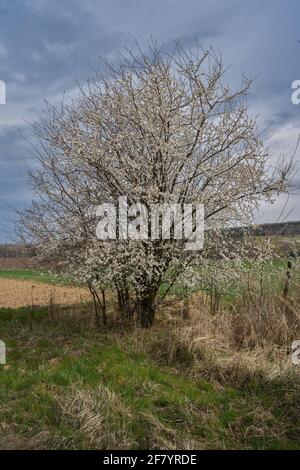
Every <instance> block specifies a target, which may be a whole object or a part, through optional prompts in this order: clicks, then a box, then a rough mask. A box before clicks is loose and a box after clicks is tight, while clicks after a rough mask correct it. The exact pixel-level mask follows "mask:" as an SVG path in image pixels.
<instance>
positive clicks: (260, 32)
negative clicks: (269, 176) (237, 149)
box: [0, 0, 300, 239]
mask: <svg viewBox="0 0 300 470" xmlns="http://www.w3.org/2000/svg"><path fill="white" fill-rule="evenodd" d="M299 13H300V4H299V2H298V1H297V0H287V1H285V2H282V1H281V0H265V2H261V1H258V0H253V1H252V2H248V1H247V0H242V1H241V0H227V1H226V2H221V1H220V0H202V1H201V2H200V1H198V2H196V1H195V0H185V1H184V2H183V1H182V0H143V1H141V0H111V1H109V2H108V1H105V0H85V1H82V0H64V1H61V0H51V2H50V1H48V0H14V1H11V0H1V4H0V79H1V80H5V81H6V83H7V104H6V105H5V106H0V217H1V219H2V220H3V218H4V217H5V216H6V215H7V211H6V212H5V209H4V208H3V207H4V206H5V204H6V203H7V202H9V204H13V205H15V206H16V207H21V206H22V204H23V203H24V202H25V201H26V200H28V199H29V197H30V193H29V190H28V188H27V186H26V179H25V178H24V176H25V173H26V161H27V160H28V153H27V151H28V149H29V147H28V145H27V144H26V142H25V140H24V139H22V138H21V136H20V132H21V133H23V134H25V135H26V136H27V135H28V134H29V133H30V131H29V128H28V125H27V124H26V122H27V121H32V120H34V119H36V118H37V116H38V114H39V112H40V110H41V109H42V107H43V100H44V99H47V100H49V101H51V102H57V101H59V100H60V98H61V97H62V95H63V93H64V92H65V91H66V92H70V91H71V90H73V89H74V87H75V78H76V77H77V78H78V79H79V80H80V81H84V80H85V79H86V78H88V77H89V76H91V75H93V71H94V70H95V69H97V68H99V67H100V62H99V56H102V57H106V56H112V55H113V54H114V51H115V50H116V49H118V48H122V47H123V46H129V47H134V40H138V42H139V43H140V45H141V47H143V46H145V45H146V44H147V43H148V42H149V40H150V37H151V36H152V37H153V38H155V39H157V40H158V41H159V42H163V43H165V44H166V47H167V48H168V47H171V46H172V44H173V43H174V41H175V40H179V41H180V42H181V43H182V44H183V45H184V46H185V47H192V46H193V43H194V41H195V39H197V40H198V41H199V42H200V44H202V45H203V46H205V47H207V46H210V45H212V46H213V47H214V48H215V49H216V50H217V51H218V52H221V53H222V54H223V56H224V62H225V64H231V67H230V69H229V71H228V80H229V81H230V83H233V84H236V83H239V82H240V79H241V76H242V74H243V73H246V74H247V75H251V76H256V75H258V77H257V80H256V82H255V84H254V87H253V90H252V92H251V94H250V95H249V100H250V109H251V110H252V112H253V113H256V114H258V115H259V123H260V126H261V127H262V128H264V127H267V126H269V125H270V124H271V128H270V130H269V136H271V138H273V140H274V141H277V142H279V145H278V148H280V149H282V148H283V149H285V150H286V151H287V153H289V152H290V151H291V149H292V148H294V145H295V142H294V140H295V139H296V134H297V126H298V124H299V122H300V105H299V106H298V107H297V106H294V105H292V103H291V100H290V95H291V90H290V86H291V83H292V81H293V80H296V79H300V75H299V57H300V45H299V43H298V42H297V39H299V37H300V32H299V26H298V23H299V21H298V18H299ZM299 127H300V126H299ZM266 210H267V209H266ZM266 210H265V213H266ZM269 214H271V215H272V216H273V214H274V211H272V212H270V213H269ZM9 215H10V214H9ZM299 218H300V214H299ZM0 230H1V226H0ZM4 238H5V235H3V237H2V239H4Z"/></svg>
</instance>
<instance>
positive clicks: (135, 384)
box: [0, 308, 300, 449]
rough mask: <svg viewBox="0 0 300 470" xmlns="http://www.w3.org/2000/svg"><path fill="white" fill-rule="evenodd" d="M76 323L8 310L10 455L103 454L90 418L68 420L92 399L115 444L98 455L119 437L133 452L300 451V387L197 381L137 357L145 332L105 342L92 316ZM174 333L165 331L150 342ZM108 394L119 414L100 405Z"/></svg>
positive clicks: (0, 412) (5, 376) (1, 417)
mask: <svg viewBox="0 0 300 470" xmlns="http://www.w3.org/2000/svg"><path fill="white" fill-rule="evenodd" d="M73 315H74V314H73V313H72V312H67V311H65V313H64V314H63V315H58V316H57V317H56V318H55V319H54V320H50V318H48V312H47V310H43V309H40V310H36V311H34V312H30V311H29V310H28V309H26V308H22V309H18V310H10V309H0V331H1V339H3V340H4V341H5V342H6V344H7V347H8V353H7V356H8V357H7V359H8V361H7V362H8V364H7V366H6V367H4V366H0V402H1V408H0V448H1V446H2V447H4V448H5V447H9V446H10V447H11V446H14V447H19V448H40V447H46V448H59V449H60V448H69V449H73V448H78V449H80V448H95V447H97V442H95V438H92V437H91V435H90V434H89V432H88V429H89V428H88V426H87V424H86V421H84V422H85V424H86V425H85V427H84V429H85V431H84V430H82V429H81V427H82V426H80V425H79V423H80V419H82V420H87V419H88V418H87V417H86V416H85V415H81V414H80V413H79V412H78V413H74V415H72V414H71V416H68V413H67V410H68V406H69V405H68V403H69V402H68V400H69V399H70V397H73V396H74V400H73V401H72V400H71V402H72V403H75V401H76V400H77V402H76V403H77V405H76V406H78V407H79V409H81V408H83V407H84V403H85V402H84V399H83V398H82V396H83V397H84V396H85V394H86V396H90V395H89V394H91V396H92V397H94V398H93V400H94V401H93V402H92V404H94V405H95V406H98V407H99V410H100V411H101V410H102V411H101V413H102V415H101V416H102V417H103V419H102V417H101V419H100V418H99V427H100V431H101V429H104V431H103V432H104V434H105V439H106V440H105V443H102V444H98V447H99V445H100V446H101V445H102V446H103V447H105V446H108V447H109V443H110V442H113V441H109V439H112V437H111V438H110V437H109V436H113V435H114V434H116V435H117V439H118V440H119V441H118V442H121V445H122V442H123V441H120V439H123V440H124V446H126V445H127V446H129V447H130V448H151V447H153V446H154V447H155V446H158V447H164V446H171V447H172V446H173V447H177V448H181V447H182V445H186V446H188V445H189V446H196V447H198V448H251V449H273V448H275V449H279V448H297V449H300V443H299V429H298V428H297V426H298V425H297V413H298V412H299V406H300V404H299V388H297V387H293V386H291V384H284V383H281V382H274V383H271V382H265V381H264V380H263V379H262V378H257V380H253V381H249V382H247V384H246V385H245V386H244V387H243V388H241V387H237V386H234V385H229V384H224V383H222V384H217V383H210V382H208V381H206V380H203V379H201V378H198V379H193V378H191V377H190V376H189V374H188V370H187V367H186V365H185V366H184V367H182V368H181V367H180V366H178V364H172V365H169V366H166V365H163V364H162V363H161V362H157V360H155V357H156V356H152V355H151V353H149V352H146V351H148V349H147V348H144V349H143V348H142V347H141V348H136V346H135V344H136V342H135V341H133V336H132V335H135V336H134V337H135V338H136V335H138V334H139V333H138V332H128V333H126V334H124V335H120V334H118V335H116V334H114V333H112V332H109V331H103V332H102V333H101V332H100V333H99V332H98V333H97V332H96V331H95V330H94V329H93V326H92V318H91V317H90V315H89V312H88V311H87V310H85V311H83V312H82V314H81V315H80V316H79V317H76V318H75V317H74V316H73ZM149 334H150V333H149ZM164 334H165V332H164V331H163V329H162V328H161V327H160V326H159V325H158V326H157V329H156V330H154V331H153V333H151V337H150V336H149V341H152V339H153V338H154V337H155V335H164ZM142 338H144V339H145V336H141V341H144V339H143V340H142ZM162 342H163V341H162ZM156 349H157V347H156ZM156 352H157V351H156ZM99 387H100V388H99ZM103 387H104V389H105V390H106V391H107V393H108V396H110V394H111V395H112V396H113V397H117V404H116V405H115V404H114V403H115V402H112V404H111V405H110V404H109V400H108V401H107V403H106V402H104V403H100V402H99V400H100V399H101V396H100V395H99V393H100V392H99V390H103ZM79 392H82V393H83V395H82V396H81V395H80V396H77V395H76V394H78V393H79ZM74 394H75V395H74ZM76 397H77V398H76ZM97 400H98V401H97ZM112 400H113V399H112ZM100 401H101V400H100ZM63 403H66V406H65V407H64V406H62V405H61V404H63ZM89 403H90V402H89ZM103 406H104V409H105V407H106V408H107V410H108V411H109V412H108V413H107V415H105V413H104V411H103ZM97 409H98V408H97ZM100 411H99V412H100ZM103 413H104V415H103ZM93 423H94V421H93ZM93 426H94V424H93ZM96 426H97V424H96ZM101 426H102V428H101ZM103 426H104V428H103ZM122 426H123V427H122ZM116 427H118V430H117V429H116ZM100 431H99V434H100V435H101V432H102V431H101V432H100ZM120 433H121V437H120ZM124 436H126V439H125V437H124ZM101 439H102V438H101ZM101 442H102V441H101ZM126 443H127V444H126ZM166 443H167V444H166ZM111 445H113V444H111Z"/></svg>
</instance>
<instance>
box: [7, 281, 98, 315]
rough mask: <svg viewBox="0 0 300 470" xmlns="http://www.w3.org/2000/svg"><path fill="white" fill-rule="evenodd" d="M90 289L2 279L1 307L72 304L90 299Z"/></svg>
mask: <svg viewBox="0 0 300 470" xmlns="http://www.w3.org/2000/svg"><path fill="white" fill-rule="evenodd" d="M90 300H91V296H90V293H89V291H88V289H84V288H82V287H72V286H56V285H51V284H44V283H40V282H34V281H28V280H26V281H22V280H16V279H0V308H18V307H24V306H25V307H26V306H32V305H49V304H50V302H52V303H53V304H59V305H72V304H78V303H80V302H86V301H90Z"/></svg>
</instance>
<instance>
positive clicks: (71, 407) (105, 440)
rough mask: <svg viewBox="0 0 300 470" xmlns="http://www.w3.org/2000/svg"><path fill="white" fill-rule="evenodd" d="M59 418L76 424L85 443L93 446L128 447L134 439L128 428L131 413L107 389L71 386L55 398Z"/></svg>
mask: <svg viewBox="0 0 300 470" xmlns="http://www.w3.org/2000/svg"><path fill="white" fill-rule="evenodd" d="M59 404H60V407H61V411H62V419H63V420H65V421H66V422H67V423H69V424H71V426H72V425H73V426H74V427H75V428H79V430H80V432H81V433H82V434H83V435H84V439H85V440H86V441H88V442H87V444H88V447H89V448H91V447H94V448H96V449H102V450H103V449H116V450H117V449H130V448H133V447H134V446H135V445H136V443H135V442H134V440H133V437H132V434H131V433H130V432H129V424H130V421H131V415H130V412H129V410H128V409H126V407H125V406H124V404H123V403H122V401H121V399H120V398H119V397H118V396H117V395H116V394H115V393H114V392H113V391H111V390H110V389H108V388H107V387H105V386H103V385H99V387H98V389H97V390H88V389H75V388H73V389H72V390H71V392H70V394H69V395H68V396H65V395H64V397H63V398H60V399H59Z"/></svg>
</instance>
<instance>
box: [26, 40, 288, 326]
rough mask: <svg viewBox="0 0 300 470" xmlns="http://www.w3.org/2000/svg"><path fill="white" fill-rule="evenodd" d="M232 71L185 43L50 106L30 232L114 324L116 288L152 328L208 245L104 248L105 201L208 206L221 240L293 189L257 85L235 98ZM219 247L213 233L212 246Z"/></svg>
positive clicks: (210, 224)
mask: <svg viewBox="0 0 300 470" xmlns="http://www.w3.org/2000/svg"><path fill="white" fill-rule="evenodd" d="M224 74H225V70H224V66H223V64H222V61H221V59H220V58H219V57H218V56H217V55H216V54H215V53H214V52H213V51H212V50H208V51H203V50H202V49H201V48H200V47H199V46H198V45H195V48H194V49H193V50H192V51H190V52H186V51H185V50H183V48H182V47H181V46H180V45H178V46H177V48H176V50H175V51H174V53H172V54H169V53H167V52H166V51H164V50H163V48H160V47H158V46H157V45H152V46H150V47H149V49H148V50H147V52H146V53H144V52H142V51H140V50H139V51H138V53H137V54H136V55H135V54H133V53H131V52H127V53H126V54H125V55H121V54H119V55H118V56H117V57H116V59H115V60H114V61H113V64H111V63H106V64H105V67H103V71H102V72H101V73H98V74H97V75H96V77H95V78H94V79H93V80H90V81H89V82H88V83H87V84H86V85H85V86H82V87H80V88H79V90H78V94H77V97H76V98H75V99H74V100H73V101H72V102H71V103H68V104H66V103H63V104H62V106H61V108H60V109H56V108H54V107H52V106H50V105H47V107H46V110H45V112H44V114H43V116H42V117H41V119H40V121H39V122H38V123H37V124H35V125H34V130H35V135H36V136H37V137H38V139H39V145H38V148H37V151H36V158H37V159H38V163H39V164H38V165H37V166H36V168H35V169H34V170H32V171H31V173H30V181H31V185H32V187H33V190H34V200H33V202H32V204H31V206H30V207H28V209H26V211H25V212H24V213H23V214H22V217H21V226H22V227H23V233H25V234H26V235H27V237H30V238H31V240H33V242H34V243H35V244H36V245H37V246H38V247H39V249H40V250H41V253H42V255H43V257H44V258H45V259H47V260H50V261H51V262H55V263H56V264H57V265H58V266H59V267H60V269H62V270H65V271H67V272H69V273H72V275H73V276H74V277H76V278H77V279H79V280H80V281H83V282H86V283H87V284H88V285H89V286H90V288H91V290H92V292H93V293H94V294H95V296H96V299H98V303H99V306H100V308H101V310H102V312H103V314H104V317H105V299H104V296H102V297H101V296H100V295H99V293H100V292H101V293H102V294H104V290H105V289H106V288H109V289H111V290H114V291H115V292H116V295H117V298H118V301H119V308H120V312H122V314H123V315H126V316H133V315H136V317H137V318H138V321H139V322H140V324H141V325H142V326H144V327H147V326H150V325H152V323H153V321H154V317H155V309H156V305H157V303H158V302H159V301H160V300H161V299H160V290H159V287H160V285H161V283H162V282H163V280H164V279H165V277H166V275H167V276H168V282H169V283H170V284H172V283H173V282H175V281H176V278H177V277H178V275H179V274H180V273H182V272H183V271H184V270H185V269H186V268H187V267H188V266H191V265H192V264H193V263H194V262H200V261H199V260H200V259H201V257H202V256H204V255H205V250H206V246H205V245H204V248H203V250H201V251H195V250H192V251H188V250H185V247H186V243H187V241H186V240H185V239H184V238H182V239H179V240H178V239H176V240H175V239H174V237H173V239H172V237H171V239H163V238H157V239H154V240H152V239H151V238H150V239H147V240H146V239H143V240H141V239H139V240H130V239H125V240H124V239H122V240H118V239H117V240H99V239H97V237H96V225H97V215H96V208H97V206H99V204H101V203H110V204H114V205H115V206H117V201H118V198H119V197H122V196H126V197H127V199H128V201H129V203H136V202H139V203H142V204H144V205H145V206H146V207H150V206H151V205H152V204H169V203H176V204H179V205H180V206H183V205H184V204H192V205H199V204H202V205H203V206H204V218H205V225H206V228H207V229H209V230H207V233H210V234H212V233H213V230H215V229H218V228H224V227H225V226H229V225H230V224H234V223H248V222H249V220H250V218H251V214H252V211H253V208H255V207H257V205H258V203H259V201H260V199H261V198H264V199H267V200H271V198H272V196H273V195H274V194H276V193H278V192H279V191H284V190H285V189H286V187H287V177H288V174H289V172H290V170H291V164H290V163H288V164H283V165H276V166H273V167H272V168H273V169H271V164H270V157H269V154H268V151H267V149H266V148H265V147H264V145H263V143H262V141H261V139H260V137H259V133H258V130H257V127H256V121H255V118H253V117H251V116H250V114H249V112H248V106H247V102H246V98H245V97H246V94H247V92H248V90H249V87H250V85H251V81H250V80H247V79H244V81H243V82H242V84H241V86H240V88H239V89H234V90H233V89H231V88H230V87H229V85H228V84H227V83H226V82H225V78H224ZM218 240H219V239H218ZM218 243H219V242H218ZM213 246H214V237H212V236H210V237H209V236H208V241H207V247H208V248H207V249H209V250H210V251H211V250H212V249H213ZM218 250H220V243H219V245H218ZM165 293H166V292H165Z"/></svg>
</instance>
